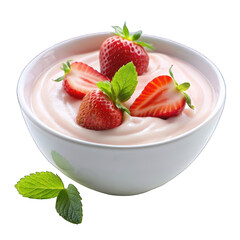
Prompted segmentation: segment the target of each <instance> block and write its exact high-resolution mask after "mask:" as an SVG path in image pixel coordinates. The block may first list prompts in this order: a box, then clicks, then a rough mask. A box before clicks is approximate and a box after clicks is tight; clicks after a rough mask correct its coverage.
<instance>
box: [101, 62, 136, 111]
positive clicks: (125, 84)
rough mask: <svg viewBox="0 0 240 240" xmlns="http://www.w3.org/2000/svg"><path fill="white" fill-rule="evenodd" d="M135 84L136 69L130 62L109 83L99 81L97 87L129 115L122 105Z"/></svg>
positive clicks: (129, 95) (133, 89)
mask: <svg viewBox="0 0 240 240" xmlns="http://www.w3.org/2000/svg"><path fill="white" fill-rule="evenodd" d="M137 84H138V81H137V71H136V67H135V66H134V64H133V63H132V62H130V63H127V64H126V65H124V66H122V67H121V68H120V69H119V70H118V71H117V72H116V73H115V75H114V76H113V79H112V81H111V82H109V81H105V82H103V81H100V82H98V83H97V86H98V87H99V88H100V89H101V90H102V91H103V92H104V93H105V94H106V95H107V96H108V97H109V98H110V99H111V100H112V101H113V102H114V103H115V105H116V107H117V108H119V109H121V110H122V111H123V112H124V111H125V112H127V113H128V114H129V115H130V111H129V110H128V108H126V107H125V106H124V105H123V104H122V103H124V102H126V101H127V100H128V99H129V98H130V97H131V96H132V94H133V93H134V91H135V89H136V87H137Z"/></svg>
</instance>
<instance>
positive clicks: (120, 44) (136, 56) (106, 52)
mask: <svg viewBox="0 0 240 240" xmlns="http://www.w3.org/2000/svg"><path fill="white" fill-rule="evenodd" d="M113 28H114V29H115V34H116V36H112V37H109V38H107V39H106V40H105V41H104V42H103V43H102V45H101V48H100V52H99V61H100V68H101V73H102V74H104V75H105V76H107V77H109V78H110V79H112V77H113V76H114V74H115V73H116V72H117V71H118V69H119V68H120V67H122V66H123V65H125V64H127V63H129V62H133V64H134V65H135V67H136V71H137V74H138V76H140V75H142V74H143V73H145V72H146V71H147V68H148V65H149V56H148V54H147V52H146V50H145V49H144V47H147V48H150V49H153V47H152V45H151V44H148V43H145V42H142V41H138V39H139V38H140V37H141V34H142V31H138V32H136V33H134V34H130V33H129V30H128V28H127V26H126V23H125V24H124V26H123V29H121V28H120V27H118V26H114V27H113Z"/></svg>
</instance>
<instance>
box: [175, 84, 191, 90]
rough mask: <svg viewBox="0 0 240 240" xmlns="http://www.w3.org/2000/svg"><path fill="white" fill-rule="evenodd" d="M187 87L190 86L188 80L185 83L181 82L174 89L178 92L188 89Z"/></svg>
mask: <svg viewBox="0 0 240 240" xmlns="http://www.w3.org/2000/svg"><path fill="white" fill-rule="evenodd" d="M189 87H190V83H189V82H185V83H182V84H180V85H177V87H176V89H177V90H178V91H179V92H184V91H186V90H188V89H189Z"/></svg>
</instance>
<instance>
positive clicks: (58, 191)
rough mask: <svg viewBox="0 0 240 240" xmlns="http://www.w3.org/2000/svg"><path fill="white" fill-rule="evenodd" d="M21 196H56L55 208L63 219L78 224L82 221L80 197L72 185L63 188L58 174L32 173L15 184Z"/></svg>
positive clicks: (41, 197)
mask: <svg viewBox="0 0 240 240" xmlns="http://www.w3.org/2000/svg"><path fill="white" fill-rule="evenodd" d="M15 187H16V189H17V190H18V192H19V193H20V194H21V195H22V196H23V197H28V198H34V199H50V198H54V197H57V201H56V210H57V212H58V213H59V215H60V216H62V217H63V218H64V219H65V220H67V221H69V222H71V223H75V224H79V223H81V222H82V202H81V200H82V198H81V197H80V195H79V192H78V190H77V188H76V187H74V185H72V184H69V185H68V188H64V185H63V182H62V180H61V178H60V177H59V176H58V175H55V174H53V173H51V172H36V173H32V174H30V175H28V176H25V177H24V178H21V179H20V181H18V183H17V184H16V185H15Z"/></svg>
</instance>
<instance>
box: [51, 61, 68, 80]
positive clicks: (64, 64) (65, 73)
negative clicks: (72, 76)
mask: <svg viewBox="0 0 240 240" xmlns="http://www.w3.org/2000/svg"><path fill="white" fill-rule="evenodd" d="M70 61H72V60H67V63H62V67H60V69H61V70H63V71H64V75H63V76H61V77H59V78H57V79H55V80H53V81H55V82H61V81H62V80H63V79H64V78H65V76H66V75H67V74H68V73H70V72H71V64H70Z"/></svg>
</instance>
